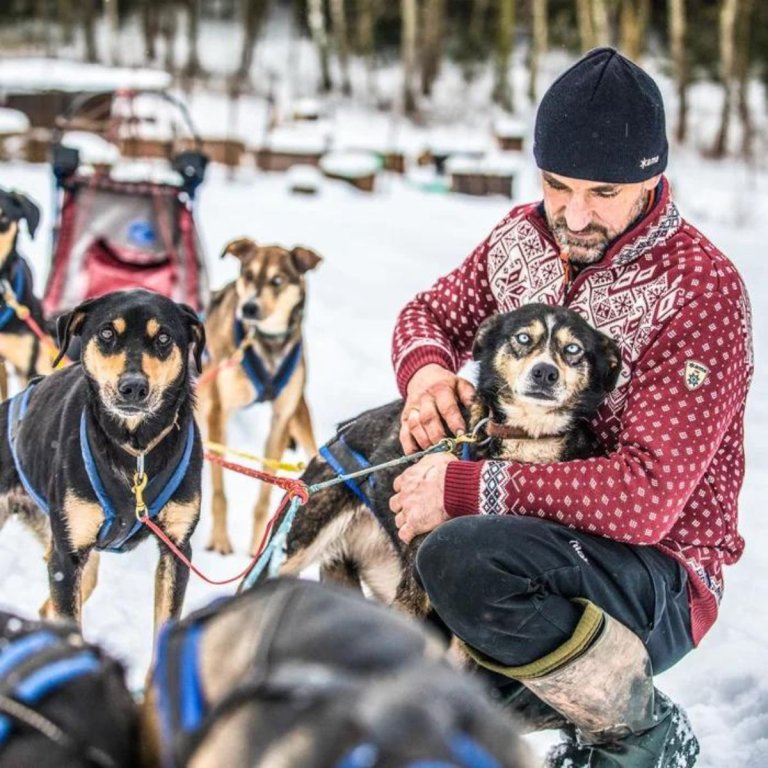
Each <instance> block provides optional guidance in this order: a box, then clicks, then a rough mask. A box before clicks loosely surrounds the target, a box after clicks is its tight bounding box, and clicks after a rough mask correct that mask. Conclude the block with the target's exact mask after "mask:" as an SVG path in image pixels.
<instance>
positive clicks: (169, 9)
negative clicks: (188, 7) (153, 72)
mask: <svg viewBox="0 0 768 768" xmlns="http://www.w3.org/2000/svg"><path fill="white" fill-rule="evenodd" d="M177 10H178V9H177V8H176V3H174V2H165V3H163V5H162V11H161V15H160V34H161V35H162V38H163V42H164V44H165V65H164V66H165V69H166V70H167V71H168V72H173V71H174V70H175V69H176V55H175V53H176V30H177V27H178V15H177Z"/></svg>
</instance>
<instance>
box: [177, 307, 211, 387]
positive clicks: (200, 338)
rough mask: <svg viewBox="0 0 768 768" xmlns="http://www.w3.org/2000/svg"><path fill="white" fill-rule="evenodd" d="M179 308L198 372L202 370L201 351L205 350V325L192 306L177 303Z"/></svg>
mask: <svg viewBox="0 0 768 768" xmlns="http://www.w3.org/2000/svg"><path fill="white" fill-rule="evenodd" d="M178 306H179V309H180V310H181V313H182V315H183V316H184V322H185V323H186V326H187V330H188V331H189V336H190V346H191V348H192V357H193V358H194V361H195V368H196V369H197V372H198V373H202V372H203V352H204V351H205V326H204V325H203V323H202V321H201V320H200V318H199V317H198V316H197V312H195V310H194V309H192V307H190V306H189V305H188V304H179V305H178Z"/></svg>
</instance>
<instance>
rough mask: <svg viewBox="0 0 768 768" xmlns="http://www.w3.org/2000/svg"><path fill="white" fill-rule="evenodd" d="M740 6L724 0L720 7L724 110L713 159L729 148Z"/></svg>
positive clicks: (736, 2) (738, 3)
mask: <svg viewBox="0 0 768 768" xmlns="http://www.w3.org/2000/svg"><path fill="white" fill-rule="evenodd" d="M739 5H740V2H739V0H722V4H721V6H720V80H721V82H722V84H723V109H722V112H721V113H720V129H719V130H718V132H717V138H716V139H715V143H714V146H713V147H712V155H713V157H722V156H723V155H724V154H725V151H726V149H727V146H728V129H729V127H730V122H731V105H732V102H733V78H734V74H735V72H734V69H735V67H734V65H735V62H736V57H735V43H736V39H735V38H736V19H737V17H738V13H739Z"/></svg>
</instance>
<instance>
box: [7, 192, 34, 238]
mask: <svg viewBox="0 0 768 768" xmlns="http://www.w3.org/2000/svg"><path fill="white" fill-rule="evenodd" d="M11 195H12V196H13V199H14V201H15V202H16V204H17V205H18V206H19V209H20V210H21V218H23V219H24V220H25V221H26V222H27V230H28V231H29V236H30V237H32V238H34V236H35V232H37V227H38V225H39V224H40V207H39V206H38V205H37V203H33V202H32V200H30V199H29V198H28V197H27V196H26V195H25V194H24V193H23V192H16V191H14V192H12V193H11Z"/></svg>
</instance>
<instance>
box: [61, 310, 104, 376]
mask: <svg viewBox="0 0 768 768" xmlns="http://www.w3.org/2000/svg"><path fill="white" fill-rule="evenodd" d="M97 301H98V299H88V301H84V302H83V303H82V304H78V306H76V307H75V308H74V309H73V310H72V311H71V312H65V313H64V314H63V315H59V318H58V320H56V340H57V342H58V345H59V354H58V355H56V359H55V360H54V361H53V367H54V368H55V367H56V366H57V365H58V364H59V363H60V362H61V359H62V358H63V357H64V355H66V354H67V350H68V349H69V344H70V342H71V341H72V337H73V336H79V335H80V331H81V330H82V329H83V323H84V322H85V318H86V317H87V316H88V312H89V311H90V310H91V309H93V306H94V304H96V302H97Z"/></svg>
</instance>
